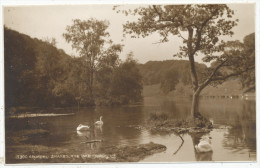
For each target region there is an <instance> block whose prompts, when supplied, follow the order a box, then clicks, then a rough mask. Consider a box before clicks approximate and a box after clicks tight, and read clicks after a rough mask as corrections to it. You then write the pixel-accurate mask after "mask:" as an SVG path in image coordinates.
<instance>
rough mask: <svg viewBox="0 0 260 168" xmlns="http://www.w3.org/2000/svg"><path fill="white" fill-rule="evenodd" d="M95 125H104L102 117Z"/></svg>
mask: <svg viewBox="0 0 260 168" xmlns="http://www.w3.org/2000/svg"><path fill="white" fill-rule="evenodd" d="M95 125H103V121H102V116H100V119H99V121H96V122H95Z"/></svg>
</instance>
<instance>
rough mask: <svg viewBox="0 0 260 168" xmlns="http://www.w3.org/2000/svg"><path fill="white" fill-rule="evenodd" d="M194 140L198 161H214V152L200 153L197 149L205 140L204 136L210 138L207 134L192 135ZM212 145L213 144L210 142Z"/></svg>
mask: <svg viewBox="0 0 260 168" xmlns="http://www.w3.org/2000/svg"><path fill="white" fill-rule="evenodd" d="M189 135H190V136H191V139H192V143H193V149H194V154H195V158H196V161H212V156H213V150H211V151H200V150H198V149H197V148H196V146H198V144H199V143H200V142H201V140H203V137H204V136H209V135H208V134H207V133H190V134H189ZM209 143H210V145H211V142H209Z"/></svg>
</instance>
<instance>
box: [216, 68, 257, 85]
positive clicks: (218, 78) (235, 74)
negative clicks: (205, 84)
mask: <svg viewBox="0 0 260 168" xmlns="http://www.w3.org/2000/svg"><path fill="white" fill-rule="evenodd" d="M254 68H255V66H252V67H250V68H246V69H245V70H244V71H239V72H236V73H231V74H229V75H227V76H223V77H216V78H212V80H211V81H219V80H226V79H228V78H230V77H233V76H238V75H241V74H242V73H244V72H247V71H248V70H251V69H254Z"/></svg>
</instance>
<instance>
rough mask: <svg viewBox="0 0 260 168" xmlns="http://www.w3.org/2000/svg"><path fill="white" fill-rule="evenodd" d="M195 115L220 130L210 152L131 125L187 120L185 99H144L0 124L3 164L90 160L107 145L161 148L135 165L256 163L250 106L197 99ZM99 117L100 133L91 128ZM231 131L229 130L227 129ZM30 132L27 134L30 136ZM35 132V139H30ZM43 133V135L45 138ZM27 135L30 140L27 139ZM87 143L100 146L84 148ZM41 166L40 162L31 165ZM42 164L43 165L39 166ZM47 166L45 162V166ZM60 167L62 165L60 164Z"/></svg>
mask: <svg viewBox="0 0 260 168" xmlns="http://www.w3.org/2000/svg"><path fill="white" fill-rule="evenodd" d="M200 103H201V105H200V109H201V110H200V111H201V113H203V114H204V115H205V116H207V117H208V118H210V119H211V120H212V121H213V122H214V124H215V125H225V126H221V128H220V129H214V130H213V131H211V132H210V136H211V137H212V148H213V152H211V153H204V154H198V153H196V152H195V150H194V145H195V144H197V143H198V139H199V138H200V136H201V135H198V134H197V135H189V134H185V135H183V139H184V144H183V146H182V147H181V149H180V150H179V151H178V153H177V154H175V155H174V154H173V153H174V152H175V151H176V150H177V149H178V147H179V145H180V144H181V139H180V138H179V137H178V136H176V135H174V134H155V133H152V132H150V131H147V130H145V129H136V128H134V127H132V126H133V125H141V126H142V125H144V124H145V122H146V121H147V119H148V118H149V116H150V113H152V112H157V113H167V114H168V115H169V116H170V117H172V118H185V117H187V116H188V115H189V113H190V112H189V111H190V104H191V102H190V101H189V100H186V99H182V100H172V99H170V98H166V97H150V98H145V100H144V105H141V106H121V107H96V108H80V110H79V112H77V109H72V108H69V109H55V110H49V111H48V113H68V112H69V113H71V112H76V114H75V115H71V116H57V117H34V118H21V119H7V120H6V154H7V163H13V162H23V160H22V159H20V160H19V159H16V157H17V155H22V154H27V155H28V154H38V155H39V154H47V155H51V154H65V153H66V154H68V153H70V154H91V153H93V152H96V151H97V150H100V149H101V148H103V147H107V146H113V145H136V144H143V143H148V142H154V143H159V144H163V145H166V147H167V150H166V151H165V152H161V153H157V154H154V155H151V156H148V157H146V158H145V159H143V160H141V162H181V161H255V160H256V108H255V106H256V105H255V101H245V100H239V99H201V101H200ZM99 116H103V121H104V125H103V127H102V128H95V127H94V125H93V124H94V122H95V121H97V120H99ZM79 124H86V125H90V126H92V128H91V130H90V131H85V132H79V131H78V132H77V131H76V128H77V126H78V125H79ZM229 126H232V127H229ZM30 131H31V132H30ZM37 131H38V133H37ZM35 132H36V133H35ZM46 132H47V133H46ZM28 134H30V136H27V137H26V135H28ZM86 137H88V139H89V140H90V139H92V140H93V139H102V140H103V142H100V143H92V144H85V143H82V142H85V141H86ZM32 162H44V160H32ZM45 162H46V161H45ZM47 162H48V161H47ZM64 162H66V160H64Z"/></svg>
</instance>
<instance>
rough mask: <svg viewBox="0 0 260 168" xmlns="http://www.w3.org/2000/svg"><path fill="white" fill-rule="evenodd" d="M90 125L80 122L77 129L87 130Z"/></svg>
mask: <svg viewBox="0 0 260 168" xmlns="http://www.w3.org/2000/svg"><path fill="white" fill-rule="evenodd" d="M89 128H90V126H88V125H82V124H79V126H78V127H77V131H86V130H89Z"/></svg>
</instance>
